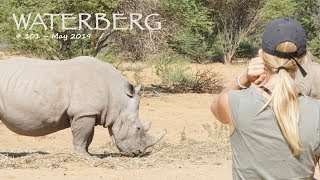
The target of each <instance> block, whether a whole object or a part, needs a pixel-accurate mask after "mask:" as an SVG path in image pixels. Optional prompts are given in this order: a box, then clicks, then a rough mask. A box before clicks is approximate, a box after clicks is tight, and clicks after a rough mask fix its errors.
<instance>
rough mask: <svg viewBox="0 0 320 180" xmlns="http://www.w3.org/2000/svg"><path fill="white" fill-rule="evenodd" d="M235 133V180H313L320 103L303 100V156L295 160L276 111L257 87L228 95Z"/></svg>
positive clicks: (319, 151)
mask: <svg viewBox="0 0 320 180" xmlns="http://www.w3.org/2000/svg"><path fill="white" fill-rule="evenodd" d="M228 99H229V100H228V101H229V107H230V112H231V117H232V120H233V124H234V127H235V129H234V131H233V133H232V134H231V136H230V143H231V147H232V174H233V179H236V180H238V179H245V180H247V179H249V180H251V179H254V180H259V179H267V180H269V179H270V180H272V179H313V173H314V170H315V166H316V162H317V160H318V157H319V155H320V148H318V147H319V145H320V132H319V128H320V127H319V125H320V123H319V121H320V103H319V102H318V101H316V100H314V99H312V98H310V97H307V96H300V97H299V109H300V119H299V136H300V147H301V153H300V156H298V157H294V156H293V155H292V153H291V151H290V147H289V144H288V143H287V142H286V140H285V139H284V137H283V135H282V133H281V130H280V127H279V126H278V124H277V120H276V118H275V116H274V114H273V110H272V109H271V107H270V106H269V105H268V106H267V107H266V108H265V109H264V110H262V111H261V112H260V113H258V112H259V110H260V109H261V108H262V107H263V106H264V105H265V103H266V102H267V98H266V97H264V96H263V95H261V94H260V92H259V91H258V90H257V88H256V87H250V88H248V89H244V90H231V91H229V92H228Z"/></svg>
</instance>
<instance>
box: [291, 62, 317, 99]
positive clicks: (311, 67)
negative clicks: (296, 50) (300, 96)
mask: <svg viewBox="0 0 320 180" xmlns="http://www.w3.org/2000/svg"><path fill="white" fill-rule="evenodd" d="M301 66H302V67H303V68H304V69H305V71H306V72H307V73H308V74H307V75H306V76H305V77H303V75H302V74H301V72H300V71H298V72H297V74H296V77H295V82H296V85H297V88H298V90H299V92H302V93H304V94H305V95H307V96H310V97H312V98H314V99H318V100H320V81H319V79H320V64H316V63H311V62H308V63H304V64H301Z"/></svg>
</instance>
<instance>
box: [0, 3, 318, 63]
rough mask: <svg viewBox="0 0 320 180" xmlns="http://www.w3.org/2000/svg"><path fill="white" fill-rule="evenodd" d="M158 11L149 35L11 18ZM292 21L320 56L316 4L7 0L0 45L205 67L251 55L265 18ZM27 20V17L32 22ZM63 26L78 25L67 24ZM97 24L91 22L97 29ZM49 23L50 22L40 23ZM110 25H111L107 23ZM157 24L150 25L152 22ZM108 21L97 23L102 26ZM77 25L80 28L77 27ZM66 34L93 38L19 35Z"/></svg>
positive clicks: (47, 53)
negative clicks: (23, 24) (29, 24)
mask: <svg viewBox="0 0 320 180" xmlns="http://www.w3.org/2000/svg"><path fill="white" fill-rule="evenodd" d="M84 12H85V13H90V14H94V13H98V12H99V13H105V14H107V17H106V18H108V19H112V18H111V14H112V13H124V14H125V15H128V13H132V12H136V13H142V14H143V16H146V15H148V14H151V13H159V14H160V16H159V17H157V21H161V23H162V29H161V30H159V31H148V30H139V29H134V30H131V31H112V30H111V29H108V30H104V31H101V30H89V29H87V28H85V29H82V30H67V31H62V30H61V20H60V21H58V20H57V21H55V23H54V30H46V31H44V30H43V28H40V27H39V26H35V27H34V28H33V30H32V31H31V30H17V29H16V27H15V23H13V19H12V13H15V14H17V15H20V14H21V13H24V14H29V13H32V14H33V16H32V17H33V18H34V17H35V14H36V13H40V14H43V13H55V14H59V13H73V14H74V15H76V14H79V13H84ZM284 16H288V17H293V18H295V19H297V20H298V21H300V22H301V24H302V25H303V27H304V28H305V29H306V32H307V34H308V48H309V50H310V51H311V52H312V54H313V55H315V56H316V57H318V58H319V57H320V46H319V42H320V21H319V19H320V0H282V1H279V0H262V1H260V0H161V1H159V0H148V1H146V0H108V1H102V0H87V1H79V0H47V1H39V2H38V1H37V2H35V1H34V0H5V1H3V2H1V6H0V22H1V23H0V32H1V33H0V43H3V42H4V43H3V44H6V45H7V46H6V48H7V49H8V50H11V51H20V52H22V53H27V54H31V55H34V56H40V57H43V58H46V59H67V58H71V57H74V56H79V55H90V56H97V57H99V58H100V59H102V60H104V61H107V62H111V63H113V62H116V61H119V60H133V61H137V60H148V59H150V58H148V57H149V56H154V55H159V54H167V52H173V53H175V54H176V55H178V56H180V55H182V56H183V57H184V60H192V61H196V62H200V63H201V62H204V61H206V60H220V59H223V61H224V62H225V63H230V62H232V60H233V59H235V58H251V57H253V56H255V55H256V51H257V49H258V48H259V47H260V44H261V42H260V41H261V35H262V33H263V29H264V27H265V25H266V23H268V22H269V21H270V20H272V19H274V18H278V17H284ZM33 18H32V20H33ZM68 21H69V23H68V26H71V25H74V24H77V22H76V21H74V22H71V21H70V20H68ZM94 22H95V19H94V18H91V19H89V24H90V23H91V24H93V25H94ZM45 23H46V24H48V23H49V19H48V18H46V19H45ZM111 23H112V22H111ZM151 23H153V24H154V23H155V22H153V21H152V22H151ZM104 25H105V24H101V26H104ZM76 26H77V25H76ZM31 33H33V34H41V35H51V34H52V33H58V34H60V35H70V34H71V33H86V34H90V35H91V37H90V38H89V39H79V40H71V39H67V40H66V41H64V40H58V39H51V38H47V39H46V38H41V39H24V38H19V39H17V38H16V35H17V34H22V35H24V34H31Z"/></svg>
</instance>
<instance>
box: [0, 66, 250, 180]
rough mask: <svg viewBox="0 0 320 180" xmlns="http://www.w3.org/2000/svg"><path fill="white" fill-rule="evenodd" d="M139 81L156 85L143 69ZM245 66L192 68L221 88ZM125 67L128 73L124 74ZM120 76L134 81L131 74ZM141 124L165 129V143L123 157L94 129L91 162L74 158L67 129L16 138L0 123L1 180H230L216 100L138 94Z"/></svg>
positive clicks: (104, 134)
mask: <svg viewBox="0 0 320 180" xmlns="http://www.w3.org/2000/svg"><path fill="white" fill-rule="evenodd" d="M124 66H126V67H122V68H124V69H126V68H127V69H132V67H133V69H134V68H137V67H138V68H141V67H142V68H141V70H142V72H141V74H142V77H140V79H139V81H141V82H142V83H143V84H144V85H150V84H152V83H156V82H157V81H159V79H158V78H157V77H155V75H154V70H152V69H150V68H147V69H145V68H143V67H144V64H135V65H132V64H125V65H124ZM244 66H245V65H223V64H219V63H216V64H210V65H192V69H199V68H200V69H204V68H212V69H213V70H215V71H216V72H219V73H221V75H222V76H223V78H224V83H225V84H227V83H228V82H230V81H233V80H234V78H235V77H236V76H237V75H238V74H239V73H240V72H241V71H242V69H243V68H244ZM128 67H129V68H128ZM124 74H125V75H126V76H127V77H128V78H129V79H130V81H131V82H132V81H136V80H137V79H135V78H133V76H132V72H129V71H126V72H124ZM141 95H142V99H141V106H140V118H141V120H142V121H152V123H153V124H152V127H151V129H150V132H151V133H154V132H157V131H159V130H160V129H163V128H165V129H167V131H168V133H167V135H166V136H165V138H164V139H163V140H162V141H161V142H160V143H158V144H157V145H155V146H154V147H153V148H150V149H149V150H148V153H147V154H146V155H145V156H143V157H137V158H128V157H121V156H120V155H119V154H118V151H117V149H116V148H115V146H114V145H113V144H112V142H111V139H110V137H109V135H108V132H107V129H104V128H102V127H96V129H95V130H96V131H95V136H94V139H93V143H92V144H91V146H90V149H89V151H90V152H91V153H92V154H93V155H94V158H93V160H92V161H88V160H85V159H83V158H81V157H78V156H75V155H74V154H73V147H72V135H71V131H70V129H66V130H63V131H59V132H56V133H54V134H51V135H48V136H44V137H37V138H35V137H25V136H20V135H17V134H14V133H13V132H11V131H10V130H8V129H7V128H6V127H5V126H4V125H3V124H2V123H0V144H1V146H0V179H46V180H50V179H76V180H85V179H91V180H94V179H116V180H117V179H119V180H120V179H121V180H122V179H154V180H156V179H161V180H162V179H164V180H167V179H168V180H171V179H192V180H193V179H197V180H198V179H218V180H220V179H223V180H230V179H232V174H231V152H230V143H229V141H228V135H229V132H228V129H227V127H226V126H224V125H220V124H219V123H218V122H217V121H216V120H215V119H214V117H213V116H212V114H211V112H210V110H209V106H210V103H211V102H212V100H213V99H214V98H215V97H216V95H215V94H166V93H158V92H153V93H152V94H150V93H146V92H145V93H144V92H142V94H141Z"/></svg>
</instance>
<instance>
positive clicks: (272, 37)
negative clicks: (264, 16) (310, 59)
mask: <svg viewBox="0 0 320 180" xmlns="http://www.w3.org/2000/svg"><path fill="white" fill-rule="evenodd" d="M285 41H289V42H292V43H294V44H295V45H296V46H297V51H296V52H290V53H286V52H280V51H277V50H276V48H277V45H278V44H280V43H282V42H285ZM262 49H263V51H264V52H266V53H269V54H271V55H274V56H277V57H279V58H284V59H291V60H292V59H293V60H294V61H295V62H296V64H297V65H298V68H299V70H300V72H301V73H302V75H303V76H304V77H305V76H306V75H307V73H306V72H305V70H304V69H303V68H302V67H301V65H300V64H299V63H298V62H297V59H296V58H297V57H300V56H302V55H304V54H306V52H307V35H306V31H305V30H304V28H303V27H302V26H301V24H300V23H299V22H298V21H296V20H294V19H292V18H288V17H286V18H278V19H275V20H273V21H271V22H269V23H268V24H267V26H266V27H265V31H264V33H263V37H262Z"/></svg>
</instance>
